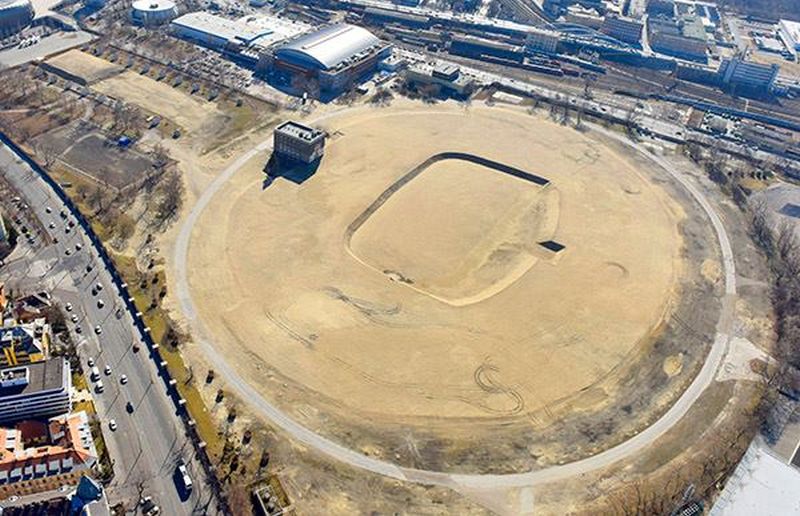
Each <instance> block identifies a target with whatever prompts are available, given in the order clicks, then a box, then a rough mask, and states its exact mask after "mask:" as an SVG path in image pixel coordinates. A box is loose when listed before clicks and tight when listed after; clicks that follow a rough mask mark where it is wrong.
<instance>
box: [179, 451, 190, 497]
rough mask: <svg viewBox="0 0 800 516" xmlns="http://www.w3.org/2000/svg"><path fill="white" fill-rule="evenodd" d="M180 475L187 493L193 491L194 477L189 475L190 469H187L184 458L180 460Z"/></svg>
mask: <svg viewBox="0 0 800 516" xmlns="http://www.w3.org/2000/svg"><path fill="white" fill-rule="evenodd" d="M178 477H180V480H181V483H182V484H183V489H184V491H185V492H187V493H191V492H192V477H190V476H189V471H188V470H187V469H186V464H184V462H183V459H181V460H180V461H179V462H178Z"/></svg>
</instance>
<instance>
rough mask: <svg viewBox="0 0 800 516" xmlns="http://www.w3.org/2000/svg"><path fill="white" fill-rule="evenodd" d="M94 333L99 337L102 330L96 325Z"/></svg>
mask: <svg viewBox="0 0 800 516" xmlns="http://www.w3.org/2000/svg"><path fill="white" fill-rule="evenodd" d="M94 332H95V333H96V334H98V335H100V334H101V333H103V328H101V327H100V325H97V326H95V327H94Z"/></svg>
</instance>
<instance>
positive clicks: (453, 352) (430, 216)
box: [188, 105, 686, 454]
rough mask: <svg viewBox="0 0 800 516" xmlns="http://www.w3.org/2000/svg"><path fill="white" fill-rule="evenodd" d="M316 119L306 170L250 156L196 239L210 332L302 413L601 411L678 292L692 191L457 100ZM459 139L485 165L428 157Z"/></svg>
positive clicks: (537, 121)
mask: <svg viewBox="0 0 800 516" xmlns="http://www.w3.org/2000/svg"><path fill="white" fill-rule="evenodd" d="M321 125H322V127H323V128H324V129H325V130H327V131H328V132H329V134H330V138H329V140H328V142H327V147H326V154H325V157H324V159H323V161H322V164H321V166H320V167H319V169H318V170H317V171H316V173H315V174H314V175H312V176H311V177H309V178H307V179H306V180H304V181H301V182H293V181H289V180H286V179H283V178H278V179H276V180H275V181H273V182H271V183H269V184H266V183H265V182H264V175H263V172H262V168H263V165H264V159H266V156H265V157H263V159H261V158H259V160H258V162H257V163H256V162H255V160H254V162H253V163H250V164H248V166H247V167H245V168H244V169H242V170H241V171H240V172H239V173H237V174H236V175H235V176H234V177H233V178H232V179H231V181H230V182H229V183H228V184H227V185H226V186H225V187H224V188H223V190H222V191H221V192H219V193H218V194H217V195H216V197H215V198H214V199H213V200H212V202H211V204H210V205H209V207H208V209H207V210H206V211H205V212H204V213H203V215H202V216H201V217H200V219H199V221H198V224H197V225H196V226H195V229H194V232H193V234H192V240H191V246H190V249H189V255H188V256H189V263H188V267H189V271H190V272H189V284H190V288H191V291H192V298H193V299H194V301H195V303H196V306H197V309H198V315H199V316H200V317H201V318H202V320H203V324H204V326H205V327H206V328H207V330H208V331H209V334H210V337H211V338H212V339H213V340H214V343H215V345H216V346H217V347H218V348H219V349H220V350H222V351H223V352H224V353H225V356H226V359H227V360H228V361H229V362H231V363H233V364H236V365H237V366H238V369H239V370H240V371H241V373H242V375H243V376H244V377H246V378H247V379H248V380H249V381H250V382H251V383H252V384H254V385H256V386H258V387H260V389H261V392H262V394H263V395H264V396H265V397H267V398H268V399H270V401H272V402H274V403H276V404H277V405H279V406H282V407H284V408H285V409H286V410H287V412H289V413H292V414H294V415H295V416H296V417H298V418H299V419H301V420H303V421H304V422H305V423H306V424H310V426H316V427H325V426H326V422H330V424H329V425H328V430H329V433H332V434H333V437H337V436H338V437H341V436H342V435H344V434H347V435H348V436H349V435H350V434H351V433H352V432H358V431H359V430H360V429H363V428H364V427H365V426H370V425H371V424H373V423H374V424H375V425H378V426H381V425H388V426H394V427H397V428H402V427H404V425H407V424H408V425H412V424H413V425H414V426H415V427H420V426H426V425H427V426H428V427H429V428H430V431H431V432H437V433H441V434H446V435H451V436H452V435H458V434H464V433H469V432H470V431H471V429H474V428H475V425H476V424H479V425H480V426H481V428H482V429H484V430H485V429H486V428H487V427H491V428H493V429H495V431H500V432H502V428H503V426H504V424H505V423H504V422H511V421H517V420H518V419H519V418H525V417H533V416H528V415H531V414H534V413H538V412H539V411H542V410H546V409H547V407H548V406H551V405H554V404H559V403H563V402H564V400H567V399H568V400H571V403H572V405H573V406H580V407H582V408H583V409H585V408H587V407H591V406H592V404H593V403H595V402H599V401H602V400H600V399H598V398H597V396H598V394H597V390H596V389H593V387H594V386H596V385H598V384H599V383H600V382H608V381H609V378H613V377H614V375H619V374H620V369H621V368H622V367H623V366H624V367H627V365H629V363H630V357H631V356H634V355H636V354H637V353H638V352H639V351H640V350H641V349H643V347H644V346H646V345H647V344H648V343H651V342H652V340H653V339H655V338H656V336H657V333H658V331H659V328H660V327H661V326H662V324H663V322H664V321H665V319H666V318H668V316H669V314H670V312H671V310H672V307H674V306H675V305H676V304H677V303H678V299H677V298H678V294H679V288H678V285H679V283H680V279H681V276H682V274H683V273H684V271H685V270H686V264H685V253H684V245H685V244H684V241H683V238H682V235H681V232H680V230H679V227H680V224H681V221H682V220H683V219H684V218H685V212H684V208H683V206H682V205H681V204H680V203H678V202H675V201H674V200H673V198H672V197H671V195H670V192H667V191H666V190H665V189H664V188H662V186H661V185H660V184H658V183H657V182H654V181H652V180H651V175H650V174H649V173H646V171H643V170H641V169H640V168H638V167H639V165H640V164H635V163H633V162H632V161H629V160H628V159H626V157H624V156H620V155H617V154H616V153H615V152H614V151H613V150H611V149H609V148H607V147H605V146H604V145H601V144H600V143H598V142H597V141H595V140H593V139H592V138H591V137H590V136H587V135H582V134H580V133H578V132H576V131H574V130H572V129H569V128H566V127H561V126H558V125H556V124H554V123H552V122H549V121H545V120H543V119H541V118H537V117H534V116H530V115H528V114H526V113H525V112H522V111H519V112H517V111H510V110H501V109H489V108H483V107H472V108H470V109H469V110H465V109H463V108H460V107H458V106H449V105H442V106H425V107H422V106H416V107H414V108H409V107H405V106H400V107H390V108H383V109H369V110H354V111H347V112H344V113H342V114H339V115H336V116H333V117H331V118H329V119H327V120H326V121H325V122H324V123H323V124H321ZM460 154H468V155H469V156H475V157H477V158H478V160H477V161H480V162H481V163H478V162H475V161H470V160H467V159H459V158H446V159H437V160H434V162H433V163H430V164H428V165H426V166H424V167H422V168H421V169H420V167H421V165H425V164H426V162H427V161H429V160H431V157H433V156H438V155H445V156H449V155H460ZM487 163H488V164H487ZM494 165H498V166H494ZM509 171H511V172H509ZM513 171H518V172H520V174H516V173H513ZM410 175H411V177H409V176H410ZM531 178H535V179H534V180H532V179H531ZM601 398H602V396H601ZM348 420H349V421H352V425H353V426H352V427H351V428H348V425H347V424H344V425H343V424H342V423H341V422H342V421H348ZM334 422H335V424H334ZM487 424H488V426H487ZM334 429H335V430H334ZM338 433H341V435H339V434H338ZM343 438H344V437H343ZM375 453H378V454H381V453H384V454H385V453H387V451H386V450H377V451H375Z"/></svg>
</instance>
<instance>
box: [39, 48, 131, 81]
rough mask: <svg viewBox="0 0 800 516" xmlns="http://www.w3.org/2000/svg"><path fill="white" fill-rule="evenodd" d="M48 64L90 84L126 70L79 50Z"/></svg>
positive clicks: (48, 61) (73, 50)
mask: <svg viewBox="0 0 800 516" xmlns="http://www.w3.org/2000/svg"><path fill="white" fill-rule="evenodd" d="M47 63H48V64H49V65H51V66H54V67H56V68H60V69H61V70H64V71H65V72H67V73H70V74H72V75H75V76H77V77H82V78H84V79H85V80H86V82H87V83H89V84H92V83H94V82H96V81H100V80H103V79H106V78H108V77H111V76H112V75H115V74H117V73H119V72H121V71H123V70H124V68H123V67H121V66H119V65H116V64H114V63H110V62H108V61H106V60H105V59H100V58H99V57H95V56H93V55H91V54H87V53H86V52H81V51H80V50H77V49H72V50H70V51H68V52H64V53H63V54H59V55H57V56H55V57H53V58H52V59H48V60H47Z"/></svg>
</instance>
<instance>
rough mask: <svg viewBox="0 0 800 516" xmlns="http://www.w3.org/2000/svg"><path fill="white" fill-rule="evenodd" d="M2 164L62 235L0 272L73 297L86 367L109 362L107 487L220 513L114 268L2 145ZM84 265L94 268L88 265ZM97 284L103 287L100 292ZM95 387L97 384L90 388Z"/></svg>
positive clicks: (120, 495) (65, 298)
mask: <svg viewBox="0 0 800 516" xmlns="http://www.w3.org/2000/svg"><path fill="white" fill-rule="evenodd" d="M0 170H2V172H3V174H4V175H5V177H6V179H7V181H8V182H9V183H10V184H12V185H13V186H14V187H15V189H16V190H17V191H18V192H19V193H20V196H21V197H22V202H24V203H27V204H28V208H27V210H25V211H29V212H31V214H32V215H34V216H35V217H36V218H38V219H39V220H40V221H41V222H42V226H43V227H44V228H45V229H44V230H45V231H46V232H48V234H49V236H50V237H51V238H52V239H57V242H56V243H53V244H50V245H48V246H46V247H43V248H41V249H39V250H38V251H35V252H29V253H26V254H29V255H30V256H23V257H20V258H18V259H16V260H14V262H13V263H9V265H8V266H7V267H5V268H3V269H0V274H2V275H3V276H2V277H4V278H6V279H8V281H9V283H10V284H11V285H10V286H12V288H14V287H13V285H17V286H26V287H28V288H32V289H33V288H41V287H45V288H47V289H48V290H50V291H51V292H52V294H53V296H54V298H55V299H56V300H57V301H59V302H60V303H61V304H62V307H64V306H66V304H67V303H71V304H72V310H71V312H69V313H67V314H66V315H67V318H68V320H69V319H70V318H71V315H72V314H76V315H77V316H78V318H79V320H78V322H77V323H75V324H73V323H72V322H69V323H68V326H69V327H70V329H71V331H72V335H73V338H74V339H75V341H76V342H77V343H78V353H79V355H80V357H81V360H82V363H83V366H84V370H85V371H87V374H88V370H89V368H88V367H87V365H86V364H87V360H88V358H89V357H93V358H94V359H95V361H96V363H97V366H98V367H99V368H100V370H101V372H102V370H103V369H104V368H105V366H106V365H109V366H111V368H112V372H111V374H110V375H105V374H102V373H101V376H102V381H103V384H104V385H105V390H104V392H103V393H102V394H99V393H95V394H94V399H95V406H96V408H97V411H98V415H99V418H100V421H101V422H102V430H103V436H104V438H105V442H106V444H107V446H108V449H109V452H110V456H111V459H112V460H113V462H114V473H115V475H114V480H113V482H112V484H111V486H110V487H109V498H110V501H111V503H112V504H113V503H116V502H119V501H124V502H126V505H127V506H128V507H132V506H133V504H135V503H136V501H137V500H138V495H139V486H140V485H141V486H143V492H144V494H145V495H150V496H152V497H153V499H154V500H155V501H156V502H157V503H158V504H159V505H160V506H161V508H162V513H163V514H169V515H181V514H192V513H194V512H196V513H200V514H206V513H215V507H216V503H215V501H214V500H213V498H212V494H211V492H210V489H209V488H208V486H207V482H206V481H205V476H204V474H203V470H202V468H201V466H200V464H199V463H198V462H197V461H195V460H194V459H193V456H194V450H193V447H192V444H191V442H189V440H188V438H187V437H186V435H185V432H184V427H183V423H182V422H181V421H180V418H179V416H178V415H177V414H176V408H175V405H174V403H173V401H172V400H171V399H170V397H169V395H168V393H167V386H166V385H165V383H164V381H163V380H162V378H161V377H160V376H159V375H158V372H157V368H156V364H155V363H154V361H153V360H152V358H151V356H150V354H149V350H148V348H147V347H146V346H145V345H144V344H143V343H142V342H141V340H140V337H139V334H138V333H137V330H136V328H135V326H134V320H133V317H132V315H131V314H130V313H129V312H128V311H127V310H126V305H125V303H124V300H123V299H122V297H121V294H120V291H119V290H117V289H116V288H115V285H114V283H113V281H112V277H111V274H110V273H109V271H108V270H106V269H105V267H104V264H103V262H102V261H101V260H100V259H99V258H98V253H97V251H96V250H95V249H94V248H93V247H92V245H91V241H90V239H89V237H88V235H87V233H85V232H84V230H83V229H82V228H81V226H80V224H79V223H78V221H77V220H75V217H74V216H73V215H72V214H71V213H70V212H69V210H68V208H67V207H66V206H65V205H64V204H62V202H61V200H60V199H59V197H58V196H57V195H56V193H55V191H54V190H53V189H52V188H51V187H50V186H49V185H48V184H47V183H46V182H45V181H44V180H43V179H42V178H41V177H40V176H39V175H37V174H36V173H35V172H34V171H33V170H32V169H31V168H30V167H29V166H28V165H27V164H26V163H24V162H23V161H22V160H20V159H18V157H17V156H16V154H14V152H13V150H12V149H10V148H9V147H7V146H5V145H2V144H0ZM62 211H63V213H64V215H62ZM70 222H74V227H72V228H69V223H70ZM51 224H52V225H53V226H54V227H53V228H51V227H50V225H51ZM67 228H69V231H68V232H67ZM40 237H41V235H40ZM39 240H40V241H43V240H44V239H42V238H39ZM78 246H80V249H78ZM68 251H69V254H67V252H68ZM26 262H29V263H26ZM87 266H91V271H88V270H87ZM98 285H99V286H101V290H99V291H98V290H97V286H98ZM93 290H94V291H95V292H94V293H92V291H93ZM100 300H102V307H101V303H99V301H100ZM96 326H99V327H100V328H101V330H102V333H100V334H99V335H97V334H96V333H95V331H94V328H95V327H96ZM76 327H80V329H81V331H80V333H77V332H76ZM134 343H137V344H138V346H139V348H140V349H139V351H138V352H134V351H133V344H134ZM122 374H125V375H126V376H127V378H128V382H127V384H125V385H121V383H120V376H121V375H122ZM95 385H96V384H94V383H92V384H91V386H92V388H94V387H95ZM128 402H131V404H132V405H133V409H134V411H133V413H132V414H129V413H128V412H127V410H126V404H127V403H128ZM111 419H114V420H115V421H116V422H117V425H118V428H117V430H116V431H115V432H112V431H111V430H110V429H109V427H108V422H109V420H111ZM179 458H184V459H185V460H186V461H187V463H188V465H189V468H190V472H191V474H192V476H193V477H194V480H195V482H194V487H195V488H194V492H193V493H191V495H190V496H189V497H188V499H187V500H181V499H180V496H179V494H178V491H177V489H176V486H175V483H174V482H173V473H174V470H175V466H176V462H177V460H178V459H179Z"/></svg>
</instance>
